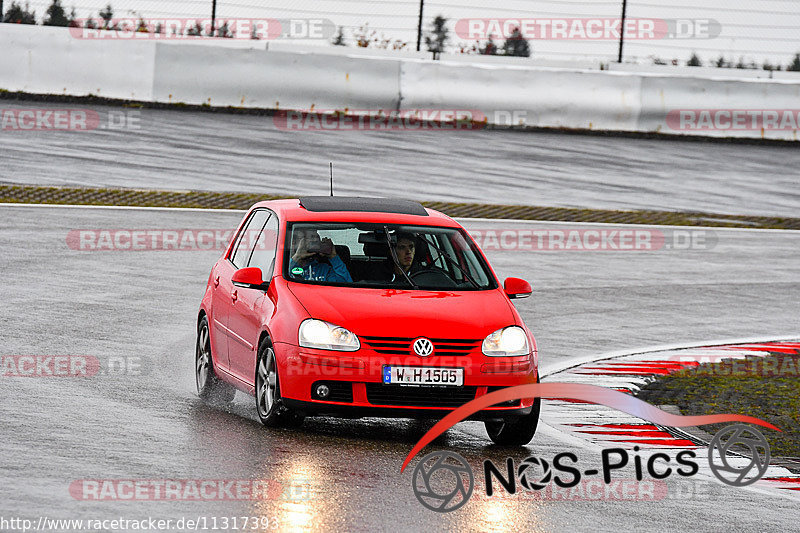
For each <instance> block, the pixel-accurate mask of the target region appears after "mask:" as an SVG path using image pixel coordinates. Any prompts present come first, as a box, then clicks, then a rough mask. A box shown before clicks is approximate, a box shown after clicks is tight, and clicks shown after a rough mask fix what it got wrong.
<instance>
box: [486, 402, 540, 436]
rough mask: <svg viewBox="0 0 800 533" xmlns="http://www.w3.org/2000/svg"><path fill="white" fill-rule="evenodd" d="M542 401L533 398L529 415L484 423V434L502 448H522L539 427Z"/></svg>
mask: <svg viewBox="0 0 800 533" xmlns="http://www.w3.org/2000/svg"><path fill="white" fill-rule="evenodd" d="M541 408H542V399H541V398H534V400H533V407H531V412H530V414H527V415H524V416H520V417H514V418H508V419H506V420H500V421H493V420H487V421H486V422H484V424H485V426H486V433H488V434H489V438H490V439H492V442H494V443H495V444H500V445H502V446H523V445H525V444H528V443H529V442H530V441H531V440H533V436H534V435H535V434H536V428H537V426H538V425H539V411H541Z"/></svg>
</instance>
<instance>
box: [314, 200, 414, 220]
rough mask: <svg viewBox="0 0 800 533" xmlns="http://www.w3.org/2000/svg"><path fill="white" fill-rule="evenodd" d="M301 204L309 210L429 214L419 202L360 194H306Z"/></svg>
mask: <svg viewBox="0 0 800 533" xmlns="http://www.w3.org/2000/svg"><path fill="white" fill-rule="evenodd" d="M300 205H301V206H303V207H304V208H306V209H307V210H308V211H360V212H376V213H396V214H398V215H419V216H428V212H427V211H425V208H424V207H422V204H420V203H419V202H414V201H413V200H402V199H397V198H362V197H358V196H304V197H303V198H300Z"/></svg>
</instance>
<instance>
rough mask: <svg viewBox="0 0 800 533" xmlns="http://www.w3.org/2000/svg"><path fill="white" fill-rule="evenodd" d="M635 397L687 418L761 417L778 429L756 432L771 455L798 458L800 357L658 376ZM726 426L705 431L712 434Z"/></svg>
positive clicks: (754, 360)
mask: <svg viewBox="0 0 800 533" xmlns="http://www.w3.org/2000/svg"><path fill="white" fill-rule="evenodd" d="M637 396H638V397H639V398H640V399H642V400H645V401H646V402H648V403H651V404H653V405H665V404H668V405H677V406H678V407H679V408H680V410H681V413H683V414H685V415H706V414H722V413H733V414H743V415H750V416H754V417H758V418H761V419H763V420H766V421H767V422H770V423H772V424H774V425H775V426H777V427H778V428H780V429H781V430H782V432H776V431H772V430H769V429H760V431H761V432H762V433H763V434H764V436H765V437H766V438H767V441H768V442H769V444H770V447H771V449H772V454H773V455H774V456H782V457H800V353H798V354H788V355H787V354H778V353H773V354H771V355H770V356H767V357H763V358H762V357H758V358H755V357H753V358H748V359H747V360H746V361H744V362H738V363H737V362H732V361H723V362H720V363H706V364H701V365H699V366H697V367H695V368H689V369H685V370H681V371H678V372H674V373H672V374H669V375H667V376H663V377H659V378H658V379H656V380H655V381H653V382H651V383H649V384H648V385H647V386H646V387H644V388H643V389H642V390H641V391H640V392H639V393H638V394H637ZM724 425H726V424H723V425H710V426H705V427H704V428H703V429H704V430H706V431H708V432H709V433H714V432H715V431H717V430H718V429H719V428H721V427H723V426H724Z"/></svg>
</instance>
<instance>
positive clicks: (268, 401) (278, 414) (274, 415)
mask: <svg viewBox="0 0 800 533" xmlns="http://www.w3.org/2000/svg"><path fill="white" fill-rule="evenodd" d="M256 411H257V412H258V419H259V420H260V421H261V423H262V424H264V425H265V426H266V427H297V426H299V425H300V424H302V423H303V416H302V415H300V414H299V413H296V412H294V411H292V410H290V409H289V408H288V407H286V406H285V405H283V400H282V399H281V384H280V380H279V378H278V361H277V359H276V358H275V350H274V349H273V348H272V343H270V342H269V339H264V340H263V341H262V342H261V344H260V345H259V347H258V360H257V361H256Z"/></svg>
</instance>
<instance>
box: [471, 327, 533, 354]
mask: <svg viewBox="0 0 800 533" xmlns="http://www.w3.org/2000/svg"><path fill="white" fill-rule="evenodd" d="M481 351H482V352H483V354H484V355H491V356H512V355H528V354H529V353H530V349H529V348H528V336H527V335H525V330H524V329H522V328H521V327H519V326H508V327H507V328H501V329H498V330H497V331H495V332H494V333H492V334H490V335H488V336H487V337H486V338H485V339H483V345H482V346H481Z"/></svg>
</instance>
